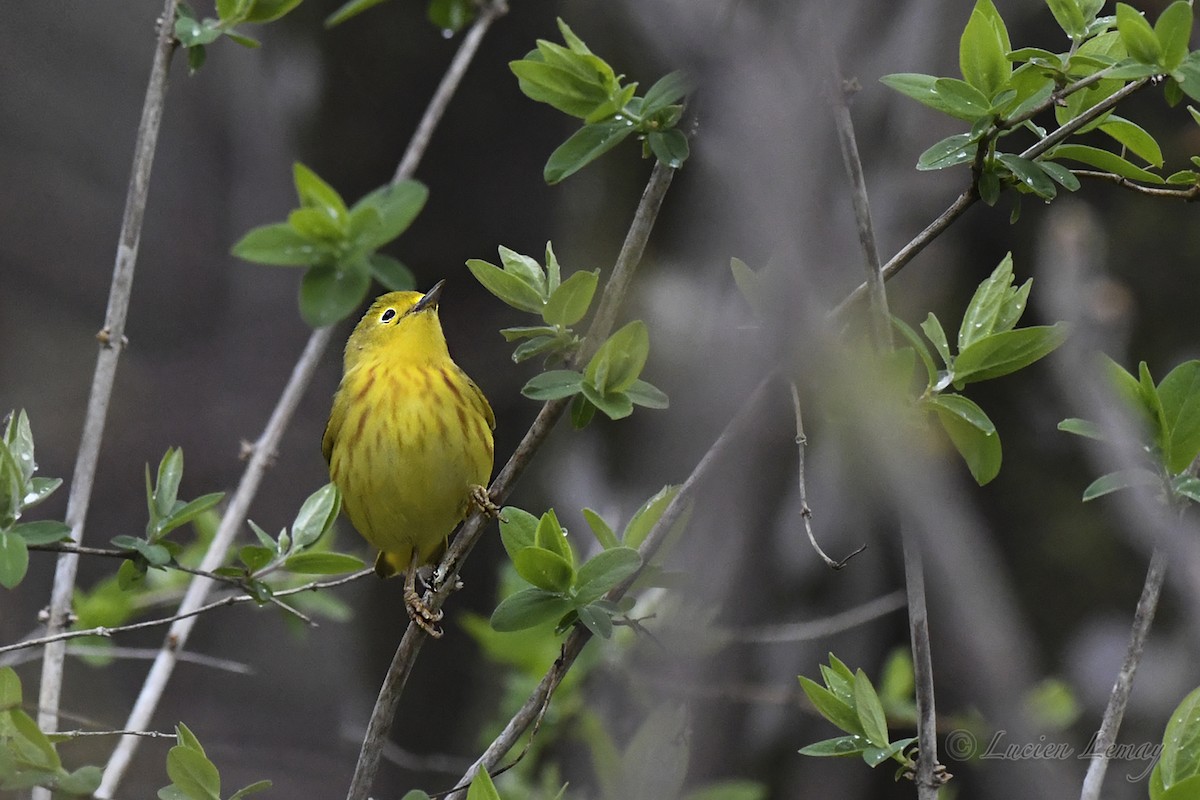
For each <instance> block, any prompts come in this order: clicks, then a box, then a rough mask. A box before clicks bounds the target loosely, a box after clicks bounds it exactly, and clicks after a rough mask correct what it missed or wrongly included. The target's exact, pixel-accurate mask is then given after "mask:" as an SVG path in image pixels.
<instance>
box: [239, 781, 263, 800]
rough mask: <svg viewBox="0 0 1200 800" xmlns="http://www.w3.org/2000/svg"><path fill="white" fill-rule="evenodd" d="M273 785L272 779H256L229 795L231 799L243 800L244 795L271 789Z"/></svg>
mask: <svg viewBox="0 0 1200 800" xmlns="http://www.w3.org/2000/svg"><path fill="white" fill-rule="evenodd" d="M272 785H273V784H272V783H271V781H255V782H254V783H252V784H250V785H249V786H243V787H242V788H241V789H238V790H237V791H236V792H234V793H233V794H231V795H229V800H242V798H243V797H247V796H249V795H252V794H257V793H259V792H261V791H264V790H266V789H270V788H271V786H272Z"/></svg>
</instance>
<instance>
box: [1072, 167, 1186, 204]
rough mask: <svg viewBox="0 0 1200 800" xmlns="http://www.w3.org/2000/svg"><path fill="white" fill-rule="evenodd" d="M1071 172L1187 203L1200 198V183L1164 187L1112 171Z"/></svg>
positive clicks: (1081, 170)
mask: <svg viewBox="0 0 1200 800" xmlns="http://www.w3.org/2000/svg"><path fill="white" fill-rule="evenodd" d="M1071 172H1073V173H1074V174H1075V177H1077V178H1089V179H1091V180H1097V181H1106V182H1108V183H1115V184H1116V185H1117V186H1120V187H1121V188H1122V189H1128V190H1130V191H1131V192H1136V193H1137V194H1144V195H1146V196H1148V197H1161V198H1165V199H1168V200H1183V201H1184V202H1186V203H1190V202H1192V201H1193V200H1196V199H1197V198H1200V184H1195V183H1193V184H1192V185H1190V186H1180V187H1175V188H1164V187H1161V186H1146V185H1144V184H1141V183H1135V182H1134V181H1131V180H1129V179H1128V178H1126V177H1123V176H1121V175H1116V174H1113V173H1111V172H1099V171H1096V170H1090V169H1073V170H1071Z"/></svg>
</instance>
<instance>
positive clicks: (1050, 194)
mask: <svg viewBox="0 0 1200 800" xmlns="http://www.w3.org/2000/svg"><path fill="white" fill-rule="evenodd" d="M996 160H997V161H999V162H1000V163H1001V164H1003V165H1004V166H1006V167H1008V170H1009V172H1011V173H1012V174H1013V175H1014V176H1015V177H1016V179H1017V180H1019V181H1020V182H1021V183H1023V184H1025V185H1026V186H1028V187H1029V189H1030V191H1032V192H1033V193H1034V194H1036V195H1037V196H1038V197H1041V198H1043V199H1045V200H1052V199H1054V196H1055V195H1057V194H1058V189H1057V188H1056V187H1055V186H1054V181H1052V180H1051V179H1050V176H1049V175H1047V174H1046V172H1045V170H1043V169H1042V165H1041V164H1040V163H1038V162H1037V161H1031V160H1030V159H1028V158H1021V157H1020V156H1017V155H1013V154H1012V153H1000V154H999V155H998V156H996Z"/></svg>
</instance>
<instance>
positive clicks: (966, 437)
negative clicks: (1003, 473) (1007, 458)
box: [933, 398, 1002, 486]
mask: <svg viewBox="0 0 1200 800" xmlns="http://www.w3.org/2000/svg"><path fill="white" fill-rule="evenodd" d="M963 399H964V400H965V399H966V398H963ZM968 402H969V401H968ZM933 410H934V411H935V412H936V413H937V418H938V422H940V423H941V425H942V429H943V430H945V431H946V435H947V436H949V437H950V441H951V442H952V443H953V444H954V447H955V449H956V450H958V452H959V455H961V456H962V458H963V461H965V462H966V464H967V469H969V470H970V471H971V476H972V477H973V478H975V482H976V483H978V484H979V485H980V486H983V485H984V484H986V483H989V482H990V481H991V480H992V479H993V478H995V477H996V475H998V474H999V473H1000V462H1001V459H1002V452H1001V448H1000V435H999V434H998V433H996V431H995V428H994V427H993V429H992V431H991V432H990V433H988V432H985V431H984V430H983V429H981V428H980V427H979V426H978V425H977V424H976V422H975V421H972V420H968V419H966V418H964V417H963V416H962V415H961V413H960V411H961V409H958V408H951V407H946V406H944V405H939V404H934V405H933ZM979 413H980V414H982V413H983V412H982V411H980V412H979Z"/></svg>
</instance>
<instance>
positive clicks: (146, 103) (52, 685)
mask: <svg viewBox="0 0 1200 800" xmlns="http://www.w3.org/2000/svg"><path fill="white" fill-rule="evenodd" d="M177 3H178V0H166V2H164V4H163V10H162V16H161V17H160V18H159V25H158V38H157V41H156V43H155V48H154V59H153V63H152V65H151V68H150V77H149V80H148V82H147V86H146V95H145V98H144V100H143V101H142V116H141V121H140V122H139V124H138V132H137V140H136V143H135V144H134V154H133V165H132V168H131V170H130V175H129V186H128V189H127V191H126V194H125V212H124V216H123V218H122V221H121V233H120V238H119V239H118V242H117V254H116V261H115V264H114V266H113V276H112V283H111V285H110V287H109V295H108V308H107V310H106V311H105V316H104V327H103V328H102V329H101V331H100V333H99V334H98V336H97V338H98V339H99V340H100V350H99V353H98V354H97V356H96V369H95V372H94V373H93V376H92V388H91V392H90V394H89V396H88V408H87V416H86V417H85V418H84V423H83V434H82V436H81V439H80V443H79V453H78V455H77V457H76V460H75V472H74V474H73V477H72V479H71V489H70V494H69V496H68V498H67V513H66V523H67V525H69V526H70V528H71V539H72V540H73V541H75V542H76V543H78V542H81V541H83V529H84V523H85V521H86V520H87V512H88V505H89V503H90V501H91V497H92V487H93V485H94V484H95V479H96V465H97V463H98V462H99V459H100V443H101V440H102V439H103V438H104V424H105V422H106V420H107V418H108V404H109V401H110V399H111V398H112V390H113V383H114V381H115V378H116V371H117V362H118V360H119V359H120V356H121V350H122V349H123V347H124V341H125V320H126V317H127V316H128V312H129V298H130V294H131V293H132V290H133V273H134V267H135V266H136V264H137V254H138V246H139V244H140V243H141V235H142V222H143V220H144V218H145V211H146V198H147V195H148V194H149V191H150V172H151V168H152V167H153V165H154V153H155V150H156V148H157V146H158V133H159V129H160V128H161V123H162V115H163V105H164V103H165V101H166V93H167V79H168V71H169V70H168V68H169V66H170V62H171V55H172V53H173V52H174V50H175V42H174V37H173V34H172V31H173V28H172V25H173V23H174V20H175V8H176V5H177ZM78 568H79V556H78V555H76V554H72V553H65V554H63V555H62V556H60V557H59V559H58V563H57V565H56V567H55V570H54V583H53V587H52V589H51V594H50V609H49V620H48V623H47V625H48V629H49V630H51V631H61V630H63V629H65V628H66V626H67V624H68V621H67V620H68V617H69V616H70V611H71V598H72V596H73V595H74V592H75V575H76V573H77V571H78ZM65 658H66V649H65V645H63V644H62V643H59V642H53V643H51V644H50V645H49V646H48V647H47V648H46V652H45V654H44V658H43V661H42V676H41V688H40V690H39V696H38V709H39V710H38V727H39V728H41V730H43V731H46V732H52V731H54V730H56V729H57V728H58V708H59V702H60V700H61V696H62V681H63V662H64V660H65ZM35 796H41V797H48V796H49V792H48V790H37V791H36V793H35Z"/></svg>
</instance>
